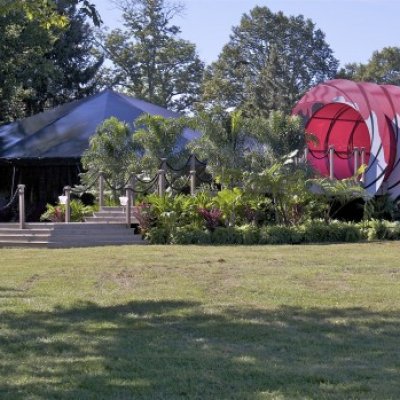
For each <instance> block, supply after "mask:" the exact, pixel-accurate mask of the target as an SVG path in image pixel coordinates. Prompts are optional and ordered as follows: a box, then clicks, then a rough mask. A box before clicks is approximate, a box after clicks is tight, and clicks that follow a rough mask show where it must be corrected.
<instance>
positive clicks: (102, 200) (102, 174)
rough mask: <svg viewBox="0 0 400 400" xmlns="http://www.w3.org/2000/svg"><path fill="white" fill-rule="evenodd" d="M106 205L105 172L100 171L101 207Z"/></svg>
mask: <svg viewBox="0 0 400 400" xmlns="http://www.w3.org/2000/svg"><path fill="white" fill-rule="evenodd" d="M103 207H104V172H103V171H100V172H99V209H100V210H102V209H103Z"/></svg>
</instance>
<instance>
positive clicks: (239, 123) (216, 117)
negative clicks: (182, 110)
mask: <svg viewBox="0 0 400 400" xmlns="http://www.w3.org/2000/svg"><path fill="white" fill-rule="evenodd" d="M192 124H193V126H195V127H196V128H197V129H198V130H199V131H200V132H201V133H202V135H201V137H200V138H199V139H197V140H194V141H192V142H191V143H189V145H188V147H189V149H190V150H191V151H192V152H193V153H195V154H197V155H198V156H199V157H200V158H201V159H204V160H207V170H209V171H210V172H211V174H212V176H213V177H214V179H215V180H216V181H217V182H218V183H221V184H222V185H223V186H224V187H232V186H235V185H237V184H238V182H240V180H241V171H242V170H243V169H246V168H247V167H246V164H248V162H247V160H246V153H247V148H248V139H250V138H249V136H250V135H249V133H248V131H247V129H246V126H247V120H246V119H245V118H244V117H243V115H242V113H241V112H240V111H237V112H232V113H229V112H226V111H225V110H223V109H222V108H219V107H216V108H213V109H212V110H209V111H207V112H200V113H199V114H198V115H197V116H196V118H195V119H194V120H193V121H192Z"/></svg>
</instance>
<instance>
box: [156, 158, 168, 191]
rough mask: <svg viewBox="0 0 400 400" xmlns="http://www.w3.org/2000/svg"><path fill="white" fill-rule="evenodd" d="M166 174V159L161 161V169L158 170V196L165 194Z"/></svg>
mask: <svg viewBox="0 0 400 400" xmlns="http://www.w3.org/2000/svg"><path fill="white" fill-rule="evenodd" d="M166 173H167V159H166V158H162V159H161V168H160V169H159V170H158V195H159V196H164V194H165V175H166Z"/></svg>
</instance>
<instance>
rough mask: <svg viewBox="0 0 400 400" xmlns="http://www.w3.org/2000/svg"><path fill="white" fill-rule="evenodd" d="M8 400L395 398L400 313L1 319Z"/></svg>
mask: <svg viewBox="0 0 400 400" xmlns="http://www.w3.org/2000/svg"><path fill="white" fill-rule="evenodd" d="M0 323H1V328H2V329H1V330H0V355H1V359H0V398H1V399H27V398H32V399H53V398H55V399H78V398H79V399H182V398H188V399H261V398H277V399H295V398H302V399H303V398H312V399H322V398H325V399H330V398H331V399H338V398H339V399H340V398H343V399H348V398H362V399H368V398H380V399H389V398H397V396H398V394H399V393H400V383H399V380H398V376H399V372H400V357H399V339H398V338H399V329H400V314H399V313H391V312H386V313H385V312H383V313H375V312H371V311H369V310H366V309H361V308H348V309H340V310H336V309H323V308H318V309H309V310H304V309H300V308H292V307H281V308H280V309H277V310H275V311H265V310H255V309H243V308H217V309H214V310H213V311H212V312H210V311H208V312H205V310H204V309H203V308H202V305H201V304H198V303H192V302H181V301H155V302H151V301H148V302H130V303H127V304H122V305H116V306H110V307H102V306H99V305H97V304H94V303H81V304H78V305H77V306H75V307H73V308H68V309H64V308H58V309H55V310H54V311H53V312H35V313H31V314H29V315H26V314H24V315H20V314H16V313H6V314H3V315H1V322H0Z"/></svg>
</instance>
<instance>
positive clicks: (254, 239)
mask: <svg viewBox="0 0 400 400" xmlns="http://www.w3.org/2000/svg"><path fill="white" fill-rule="evenodd" d="M364 229H365V227H364V226H362V225H360V224H355V223H351V222H340V221H332V222H331V223H330V224H326V223H325V221H323V220H313V221H308V222H307V223H305V224H302V225H296V226H285V225H267V226H262V227H256V226H253V225H243V226H239V227H223V226H219V227H216V228H215V229H214V230H213V231H210V230H204V229H202V228H199V227H197V226H194V225H185V226H179V227H177V228H176V229H175V230H174V231H173V232H171V231H169V230H168V229H167V228H165V227H164V226H158V227H155V228H151V229H150V230H149V232H148V236H147V237H148V239H149V243H151V244H212V245H232V244H244V245H266V244H268V245H276V244H307V243H354V242H360V241H363V240H365V239H368V240H370V241H371V240H382V239H389V240H400V224H395V225H394V226H393V225H388V224H387V223H385V222H379V223H378V222H376V223H374V224H372V225H371V226H370V227H368V228H367V230H366V234H364Z"/></svg>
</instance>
